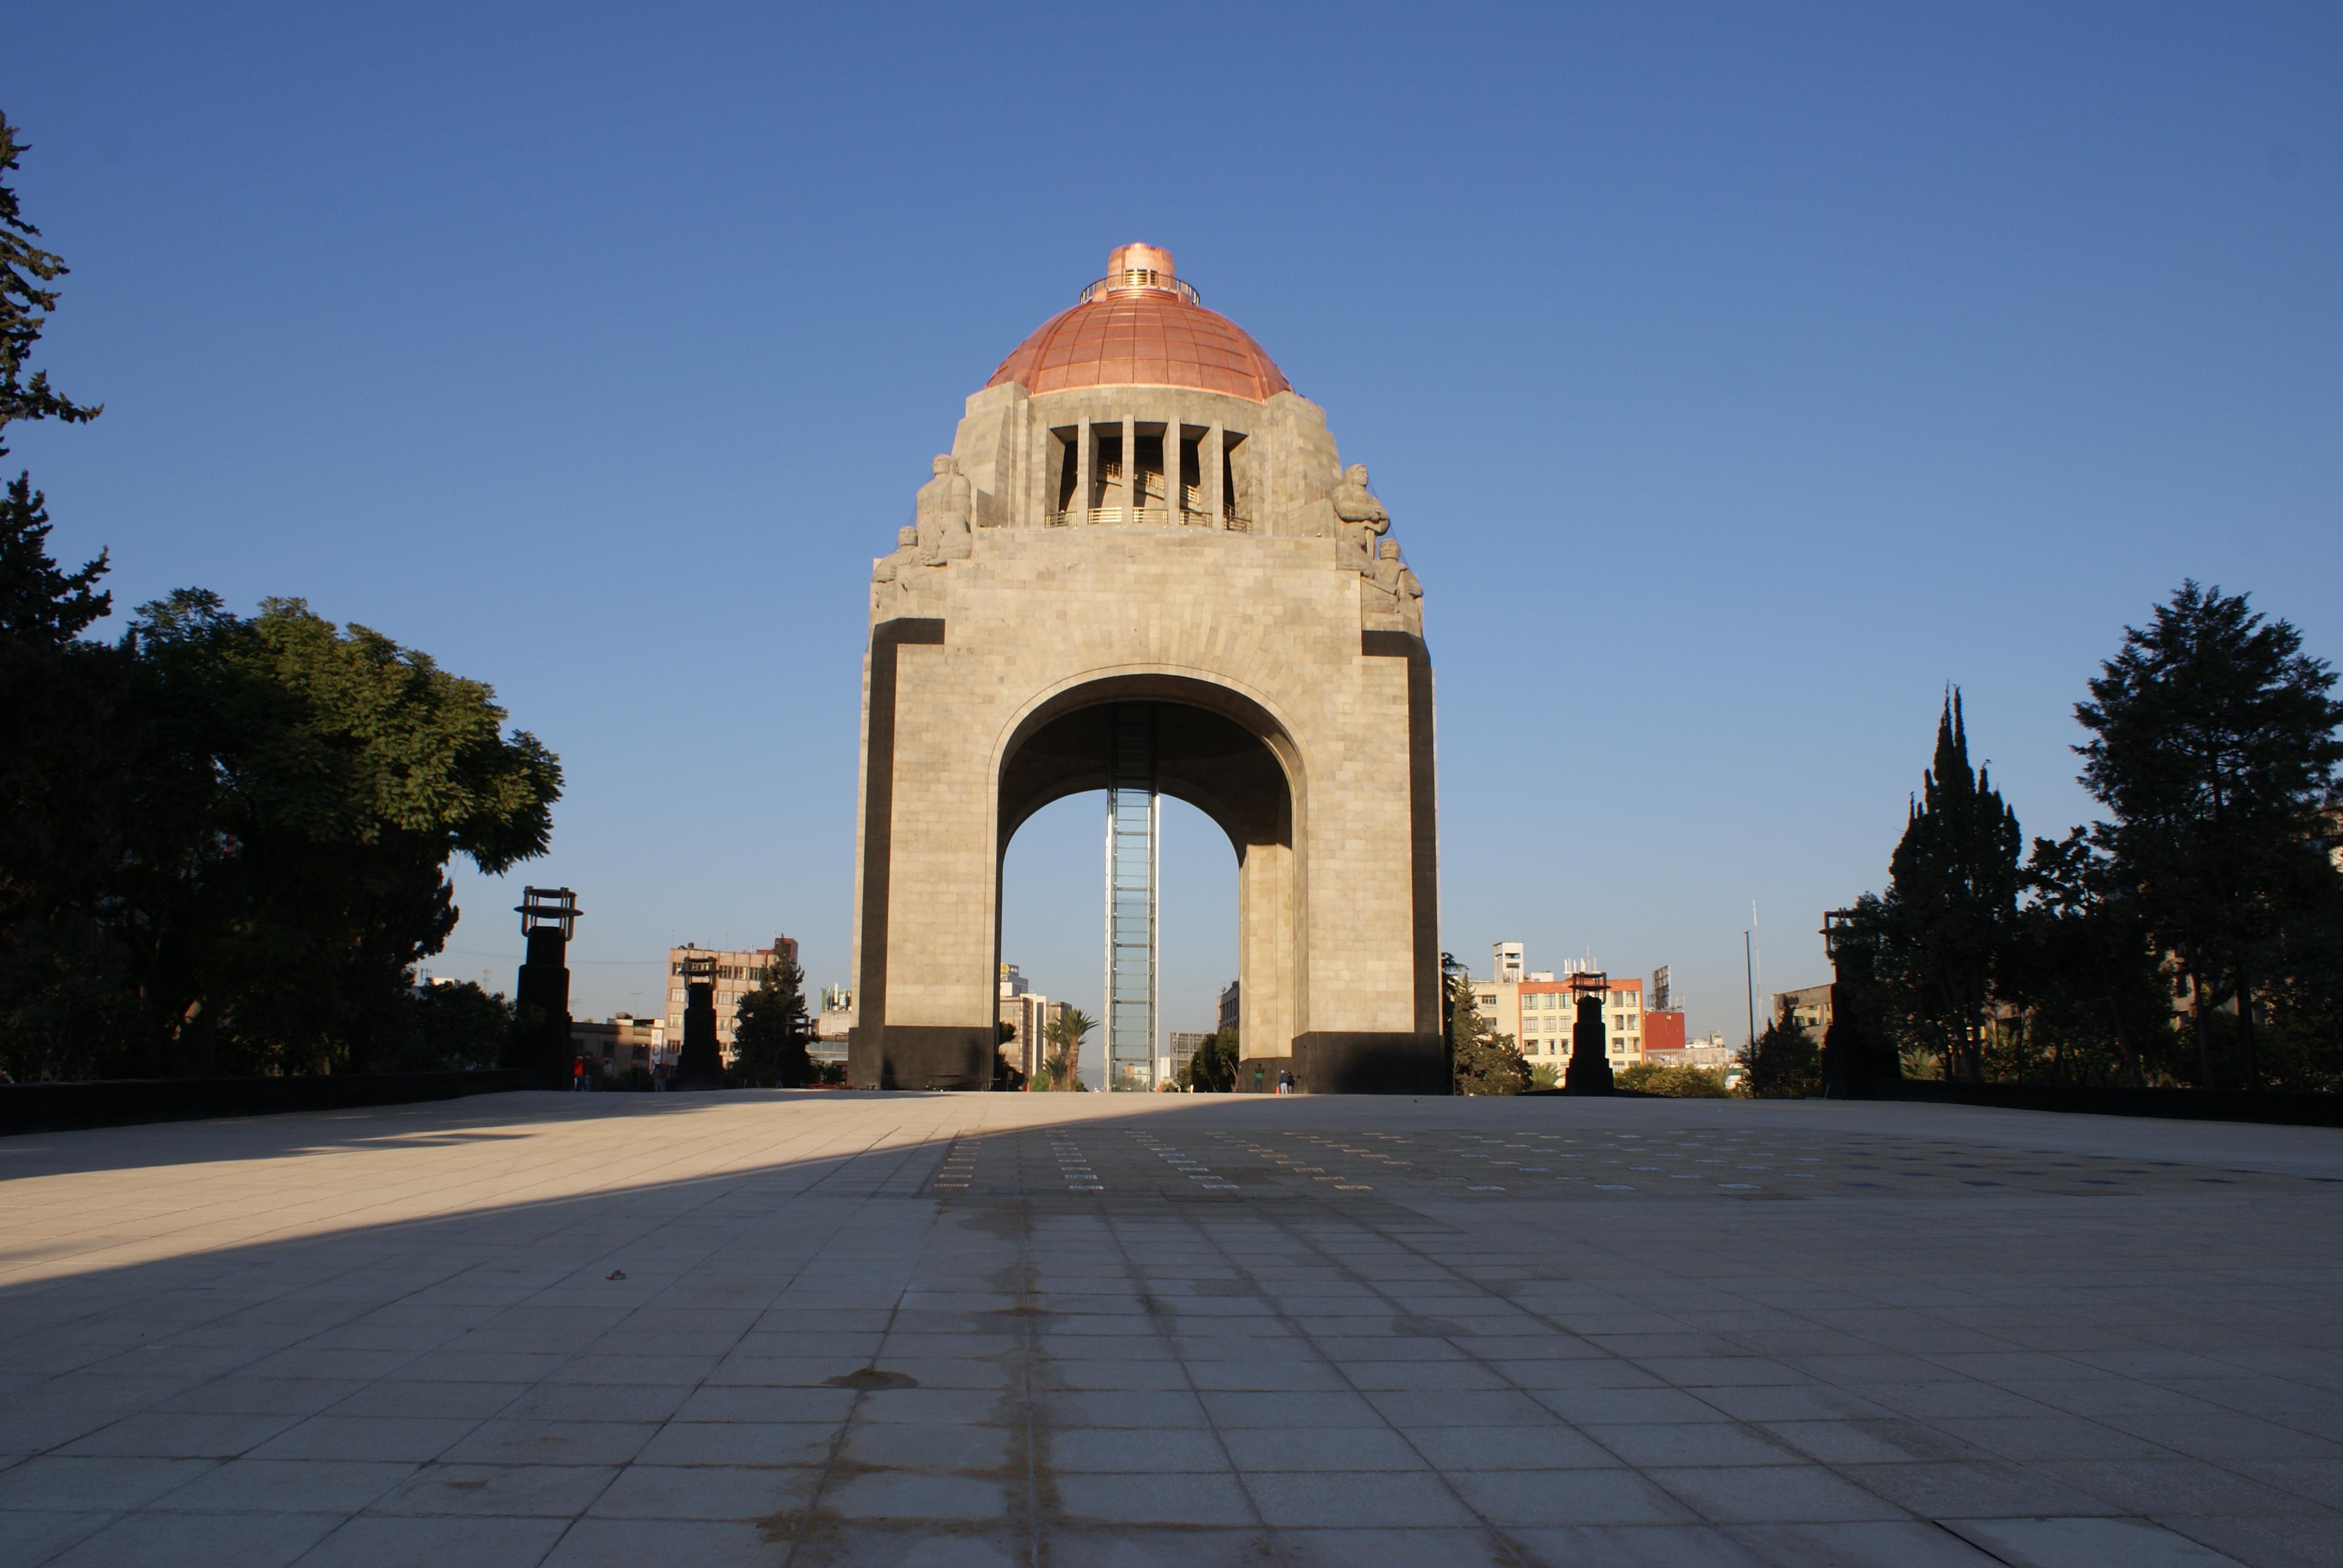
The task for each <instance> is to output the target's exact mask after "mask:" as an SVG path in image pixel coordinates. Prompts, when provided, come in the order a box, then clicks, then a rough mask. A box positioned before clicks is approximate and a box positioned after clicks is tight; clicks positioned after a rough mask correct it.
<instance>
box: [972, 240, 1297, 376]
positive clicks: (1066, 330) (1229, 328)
mask: <svg viewBox="0 0 2343 1568" xmlns="http://www.w3.org/2000/svg"><path fill="white" fill-rule="evenodd" d="M1106 268H1107V275H1106V276H1104V277H1102V278H1101V279H1099V280H1098V281H1097V282H1096V283H1093V284H1091V286H1089V287H1088V288H1085V289H1084V290H1082V296H1081V299H1080V300H1079V301H1078V302H1076V304H1075V306H1074V307H1073V308H1072V309H1071V310H1068V311H1065V312H1064V313H1062V314H1061V315H1058V316H1053V317H1051V318H1050V319H1049V320H1048V321H1045V322H1043V323H1042V324H1041V327H1040V328H1039V329H1037V330H1036V331H1035V332H1034V334H1033V336H1031V337H1028V338H1027V339H1026V340H1025V341H1024V342H1022V343H1021V344H1019V345H1018V346H1017V349H1016V352H1014V353H1012V354H1011V355H1010V356H1009V357H1008V358H1006V359H1004V360H1002V361H1001V368H1000V369H998V370H996V371H994V372H993V373H992V379H991V380H990V381H988V382H986V383H985V385H986V386H988V387H999V386H1001V385H1002V384H1003V383H1004V382H1010V381H1014V382H1017V383H1018V384H1019V385H1021V386H1022V387H1024V388H1025V390H1027V391H1028V392H1032V393H1041V392H1063V391H1067V390H1069V389H1071V388H1075V387H1195V388H1196V389H1197V390H1199V391H1202V392H1225V393H1227V394H1229V395H1230V396H1231V397H1247V398H1251V399H1252V401H1253V402H1255V403H1260V402H1263V401H1265V400H1266V399H1268V398H1269V397H1271V396H1272V395H1273V394H1275V393H1279V392H1291V391H1292V389H1293V388H1292V385H1291V384H1290V383H1289V382H1287V380H1286V379H1285V375H1284V373H1283V372H1282V371H1281V370H1279V369H1278V367H1277V366H1276V365H1275V363H1274V362H1272V360H1271V358H1270V357H1269V356H1268V355H1266V354H1264V353H1262V351H1261V345H1260V344H1258V343H1255V342H1254V341H1253V340H1252V337H1251V335H1249V334H1248V333H1247V332H1246V331H1245V329H1244V328H1243V327H1239V326H1238V325H1237V324H1236V323H1235V322H1233V321H1231V320H1230V319H1229V318H1228V317H1225V316H1222V315H1221V314H1220V313H1218V312H1217V311H1212V310H1207V309H1205V308H1204V307H1203V304H1202V301H1201V300H1200V299H1199V298H1198V297H1197V295H1196V291H1195V290H1194V289H1193V288H1192V287H1190V286H1188V285H1187V284H1185V283H1182V282H1181V281H1180V280H1179V278H1177V277H1176V276H1173V274H1172V253H1171V252H1170V251H1168V250H1164V249H1161V247H1159V246H1151V245H1126V246H1117V247H1116V248H1115V250H1114V251H1113V252H1111V254H1110V255H1109V256H1107V263H1106Z"/></svg>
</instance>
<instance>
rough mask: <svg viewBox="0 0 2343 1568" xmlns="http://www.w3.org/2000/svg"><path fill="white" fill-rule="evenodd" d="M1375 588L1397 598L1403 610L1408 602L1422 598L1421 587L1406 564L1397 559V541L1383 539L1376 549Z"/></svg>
mask: <svg viewBox="0 0 2343 1568" xmlns="http://www.w3.org/2000/svg"><path fill="white" fill-rule="evenodd" d="M1375 586H1376V587H1378V588H1382V589H1383V591H1384V592H1385V593H1388V594H1393V595H1395V596H1397V597H1398V598H1399V600H1400V602H1401V607H1402V608H1406V605H1407V602H1408V601H1409V600H1411V599H1420V598H1423V584H1422V583H1421V582H1418V581H1417V580H1416V576H1415V574H1414V573H1413V572H1412V571H1410V570H1408V569H1407V563H1406V562H1405V561H1403V560H1402V559H1400V558H1399V541H1398V540H1397V539H1385V540H1384V541H1383V543H1382V544H1381V545H1380V546H1378V547H1377V548H1376V552H1375Z"/></svg>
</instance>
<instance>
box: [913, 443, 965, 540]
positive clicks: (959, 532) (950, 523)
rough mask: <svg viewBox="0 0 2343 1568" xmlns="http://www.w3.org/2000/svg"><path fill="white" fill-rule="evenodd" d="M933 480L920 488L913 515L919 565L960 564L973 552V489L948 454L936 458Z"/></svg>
mask: <svg viewBox="0 0 2343 1568" xmlns="http://www.w3.org/2000/svg"><path fill="white" fill-rule="evenodd" d="M934 467H935V475H936V477H934V478H932V479H930V480H929V481H928V482H927V483H926V484H924V485H921V486H920V495H919V499H918V501H917V502H916V503H914V512H913V515H914V517H915V518H917V524H916V526H917V527H918V528H919V532H920V564H921V565H923V566H930V567H940V566H941V565H943V564H944V563H945V562H946V561H964V560H966V559H968V558H969V557H970V555H973V554H974V553H975V551H976V540H975V536H974V535H973V534H972V533H971V531H970V530H971V528H972V527H973V525H974V522H975V512H976V487H974V486H973V485H970V483H969V482H968V476H967V475H965V474H963V473H961V472H960V463H959V461H958V460H957V459H955V458H954V457H952V455H951V454H950V453H949V452H940V453H938V454H937V455H936V460H935V464H934Z"/></svg>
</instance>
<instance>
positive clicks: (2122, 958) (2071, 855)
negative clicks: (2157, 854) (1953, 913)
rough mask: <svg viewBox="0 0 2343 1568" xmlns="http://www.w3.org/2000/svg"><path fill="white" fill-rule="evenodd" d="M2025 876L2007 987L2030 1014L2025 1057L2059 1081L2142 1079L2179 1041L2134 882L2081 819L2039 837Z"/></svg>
mask: <svg viewBox="0 0 2343 1568" xmlns="http://www.w3.org/2000/svg"><path fill="white" fill-rule="evenodd" d="M2026 895H2027V896H2026V903H2025V904H2024V906H2023V907H2022V908H2021V909H2020V910H2019V911H2018V918H2017V929H2016V940H2015V941H2013V943H2012V944H2011V946H2010V950H2009V952H2008V954H2007V962H2006V968H2005V973H2004V982H2003V985H2002V987H2001V991H2002V995H2003V997H2004V999H2005V1000H2006V1001H2007V1002H2008V1003H2009V1004H2010V1005H2011V1006H2012V1007H2013V1008H2015V1009H2016V1010H2018V1011H2019V1013H2020V1014H2021V1016H2022V1020H2023V1021H2022V1032H2023V1036H2024V1038H2025V1041H2026V1047H2027V1055H2028V1060H2027V1061H2026V1063H2024V1064H2023V1067H2024V1068H2031V1069H2033V1070H2034V1073H2037V1074H2038V1075H2040V1076H2043V1077H2046V1078H2048V1079H2050V1080H2051V1081H2054V1082H2075V1083H2104V1082H2114V1081H2128V1082H2130V1083H2131V1084H2132V1085H2134V1086H2135V1087H2144V1086H2145V1085H2146V1084H2147V1064H2148V1062H2149V1060H2151V1059H2156V1060H2160V1059H2161V1058H2162V1057H2163V1056H2164V1055H2165V1054H2166V1051H2167V1048H2168V1046H2169V1044H2170V1041H2171V1034H2172V988H2171V985H2170V984H2169V982H2168V981H2167V980H2165V978H2164V977H2163V976H2162V975H2161V974H2160V973H2158V971H2157V960H2156V950H2155V947H2154V944H2153V943H2152V942H2151V941H2150V940H2149V937H2148V932H2147V927H2146V926H2145V924H2144V923H2143V922H2142V921H2141V920H2140V917H2139V910H2138V908H2137V899H2136V898H2134V897H2133V894H2132V890H2129V889H2127V888H2125V887H2124V885H2123V883H2122V881H2121V879H2120V878H2119V877H2118V876H2117V874H2116V872H2115V869H2114V867H2113V865H2112V863H2111V862H2110V861H2109V860H2108V859H2107V855H2106V853H2105V852H2104V851H2103V850H2100V849H2097V848H2096V847H2095V846H2094V845H2093V844H2092V843H2091V840H2090V837H2089V835H2088V834H2087V832H2086V831H2085V830H2084V829H2080V828H2077V829H2074V830H2073V831H2072V832H2070V833H2068V834H2067V835H2066V838H2064V839H2035V840H2034V852H2033V854H2032V855H2031V856H2029V857H2028V858H2027V860H2026ZM2030 1075H2032V1074H2029V1073H2028V1072H2027V1071H2026V1070H2020V1071H2018V1072H2016V1073H2015V1074H2013V1076H2016V1077H2026V1076H2030Z"/></svg>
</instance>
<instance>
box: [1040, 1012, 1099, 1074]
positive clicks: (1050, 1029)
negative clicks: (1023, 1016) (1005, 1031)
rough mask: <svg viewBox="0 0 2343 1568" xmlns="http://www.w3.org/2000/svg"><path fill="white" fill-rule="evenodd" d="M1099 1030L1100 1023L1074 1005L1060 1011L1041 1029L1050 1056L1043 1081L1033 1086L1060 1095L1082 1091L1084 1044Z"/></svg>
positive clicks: (1043, 1067)
mask: <svg viewBox="0 0 2343 1568" xmlns="http://www.w3.org/2000/svg"><path fill="white" fill-rule="evenodd" d="M1097 1027H1098V1020H1096V1019H1094V1018H1092V1017H1091V1015H1090V1014H1089V1013H1086V1012H1084V1011H1083V1010H1081V1008H1078V1007H1075V1006H1074V1005H1073V1004H1071V1002H1070V1003H1068V1004H1067V1005H1066V1006H1065V1007H1063V1008H1061V1009H1060V1010H1059V1011H1058V1016H1057V1017H1055V1018H1053V1019H1051V1020H1050V1021H1049V1022H1048V1023H1047V1024H1046V1025H1044V1026H1043V1027H1042V1030H1041V1043H1042V1045H1043V1047H1044V1048H1045V1050H1047V1052H1048V1054H1046V1055H1045V1056H1044V1057H1043V1058H1042V1059H1041V1082H1039V1083H1038V1084H1036V1085H1034V1087H1035V1088H1037V1089H1046V1090H1054V1091H1061V1092H1069V1091H1078V1090H1080V1089H1081V1088H1082V1087H1083V1085H1082V1073H1081V1063H1082V1041H1083V1040H1085V1039H1086V1038H1088V1036H1089V1034H1090V1032H1091V1030H1094V1029H1096V1028H1097Z"/></svg>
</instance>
